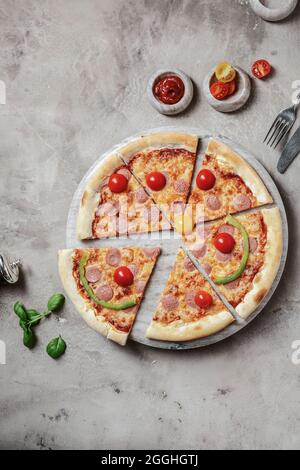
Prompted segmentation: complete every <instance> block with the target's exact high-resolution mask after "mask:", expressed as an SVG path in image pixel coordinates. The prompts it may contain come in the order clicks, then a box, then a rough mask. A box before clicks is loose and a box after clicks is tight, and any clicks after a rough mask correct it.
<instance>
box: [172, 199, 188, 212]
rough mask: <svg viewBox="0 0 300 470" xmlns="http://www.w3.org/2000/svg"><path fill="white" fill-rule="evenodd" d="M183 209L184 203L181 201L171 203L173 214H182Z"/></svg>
mask: <svg viewBox="0 0 300 470" xmlns="http://www.w3.org/2000/svg"><path fill="white" fill-rule="evenodd" d="M184 209H185V203H184V202H182V201H175V202H173V204H172V211H173V214H183V212H184Z"/></svg>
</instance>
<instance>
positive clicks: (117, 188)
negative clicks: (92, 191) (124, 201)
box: [108, 173, 128, 193]
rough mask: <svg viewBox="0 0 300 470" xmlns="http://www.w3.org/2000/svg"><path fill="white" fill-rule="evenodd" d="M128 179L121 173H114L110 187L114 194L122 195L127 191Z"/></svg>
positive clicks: (110, 179)
mask: <svg viewBox="0 0 300 470" xmlns="http://www.w3.org/2000/svg"><path fill="white" fill-rule="evenodd" d="M127 185H128V179H127V178H126V177H125V176H124V175H121V174H120V173H114V174H113V175H111V177H110V178H109V182H108V186H109V189H110V190H111V191H112V192H113V193H122V192H123V191H126V189H127Z"/></svg>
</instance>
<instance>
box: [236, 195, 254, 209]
mask: <svg viewBox="0 0 300 470" xmlns="http://www.w3.org/2000/svg"><path fill="white" fill-rule="evenodd" d="M233 205H234V207H235V208H236V210H237V211H245V210H247V209H250V207H251V200H250V198H249V197H248V196H247V195H246V194H239V195H238V196H235V198H234V199H233Z"/></svg>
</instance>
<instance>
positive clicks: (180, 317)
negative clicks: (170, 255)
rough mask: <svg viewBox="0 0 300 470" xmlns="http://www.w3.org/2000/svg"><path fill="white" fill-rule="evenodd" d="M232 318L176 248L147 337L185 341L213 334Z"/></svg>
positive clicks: (181, 252)
mask: <svg viewBox="0 0 300 470" xmlns="http://www.w3.org/2000/svg"><path fill="white" fill-rule="evenodd" d="M233 321H234V317H233V316H232V315H231V313H230V312H229V311H228V310H227V308H226V307H225V305H224V304H223V303H222V302H221V300H220V299H219V298H218V297H217V295H216V294H215V292H214V291H213V289H212V288H211V286H210V284H209V283H208V282H207V281H206V280H205V278H204V277H203V276H202V274H201V273H200V272H199V271H198V269H197V268H196V266H195V265H194V263H193V262H192V261H191V259H190V258H189V256H187V255H186V254H185V252H184V251H183V249H180V250H179V252H178V253H177V256H176V260H175V264H174V267H173V269H172V271H171V274H170V277H169V279H168V281H167V285H166V287H165V289H164V291H163V294H162V296H161V299H160V301H159V305H158V307H157V309H156V312H155V313H154V316H153V319H152V322H151V324H150V326H149V328H148V330H147V333H146V336H147V338H150V339H155V340H162V341H189V340H193V339H197V338H202V337H204V336H208V335H211V334H213V333H216V332H218V331H220V330H222V329H223V328H225V327H226V326H228V325H229V324H230V323H232V322H233Z"/></svg>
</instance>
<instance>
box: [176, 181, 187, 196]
mask: <svg viewBox="0 0 300 470" xmlns="http://www.w3.org/2000/svg"><path fill="white" fill-rule="evenodd" d="M173 187H174V189H175V191H176V193H180V194H187V193H188V192H189V188H190V187H189V185H188V183H187V182H186V181H185V180H184V179H179V180H176V181H175V182H174V185H173Z"/></svg>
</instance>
